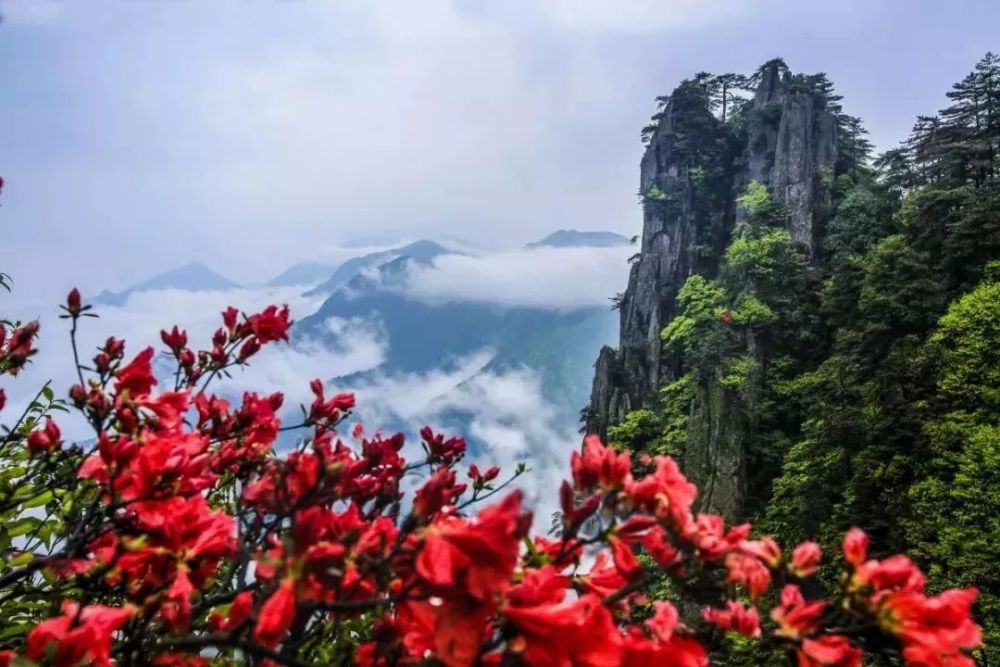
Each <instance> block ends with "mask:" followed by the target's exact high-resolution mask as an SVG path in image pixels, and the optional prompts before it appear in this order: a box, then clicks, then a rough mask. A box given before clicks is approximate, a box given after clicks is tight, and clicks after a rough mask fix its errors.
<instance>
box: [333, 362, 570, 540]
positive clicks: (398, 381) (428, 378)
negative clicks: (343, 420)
mask: <svg viewBox="0 0 1000 667" xmlns="http://www.w3.org/2000/svg"><path fill="white" fill-rule="evenodd" d="M490 356H491V355H490V353H489V352H488V351H485V350H484V351H481V352H479V353H476V354H473V355H470V356H468V357H465V358H462V359H458V360H456V362H455V364H454V365H453V367H452V368H450V369H447V370H446V369H437V370H434V371H431V372H427V373H395V374H376V375H375V376H373V377H372V378H369V379H367V380H365V381H363V382H359V383H356V384H354V385H352V386H339V387H338V390H351V391H354V392H355V394H356V396H357V399H358V409H357V411H356V413H355V414H356V417H357V418H358V420H359V421H361V422H362V423H363V424H364V425H365V427H366V428H367V429H368V430H369V431H372V430H374V429H376V428H378V427H379V426H381V425H387V424H393V425H399V426H400V427H401V428H403V429H404V432H405V433H406V434H407V436H408V439H407V443H408V444H407V447H406V449H405V453H406V455H407V456H408V458H410V459H411V460H414V459H418V458H419V457H420V456H421V452H420V447H419V439H418V437H417V436H416V433H417V431H418V430H419V428H420V427H421V426H423V425H424V424H431V425H433V426H439V427H440V426H441V424H442V420H443V419H445V418H446V417H451V418H453V417H454V415H455V414H456V412H458V413H461V414H463V415H465V416H466V417H467V421H466V424H467V429H468V430H467V431H465V432H463V433H448V434H449V435H462V436H466V437H469V438H472V439H474V440H475V442H476V443H478V444H479V445H480V446H481V447H482V449H481V451H479V452H478V454H477V455H476V456H474V457H471V458H469V459H468V460H467V461H466V464H468V463H477V464H478V465H479V466H480V468H483V469H484V468H486V467H489V466H491V465H498V466H500V467H501V469H502V471H503V474H504V475H505V476H506V475H510V474H511V473H512V472H513V471H514V469H515V467H516V466H517V464H518V463H520V462H524V463H526V464H527V466H528V468H529V471H528V472H527V473H526V474H525V475H524V476H523V477H522V478H521V479H520V480H519V481H518V482H517V486H518V487H519V488H521V489H522V490H523V491H524V492H525V495H526V498H527V500H528V502H529V503H530V504H531V505H532V507H533V508H534V510H535V525H536V527H539V528H544V527H547V526H548V522H549V517H550V516H551V514H552V513H553V512H554V511H555V510H556V509H557V507H558V498H557V495H556V490H557V489H558V487H559V484H560V482H561V481H562V480H563V479H564V478H565V476H566V475H567V472H568V464H569V456H570V452H572V451H573V450H574V448H575V447H577V446H578V445H579V441H580V436H579V434H578V433H577V432H576V428H577V425H576V424H575V423H570V422H568V421H566V420H565V418H562V417H560V416H559V415H558V414H557V412H556V411H555V410H554V409H553V408H552V406H551V405H549V404H548V402H547V401H546V399H545V396H544V394H543V392H542V385H541V378H540V377H539V375H538V373H536V372H535V371H533V370H530V369H527V368H522V369H517V370H513V371H509V372H504V373H495V372H490V371H485V370H483V369H484V367H485V365H486V363H487V362H488V361H489V359H490ZM444 430H445V431H447V428H445V429H444ZM503 478H504V479H505V478H506V477H503Z"/></svg>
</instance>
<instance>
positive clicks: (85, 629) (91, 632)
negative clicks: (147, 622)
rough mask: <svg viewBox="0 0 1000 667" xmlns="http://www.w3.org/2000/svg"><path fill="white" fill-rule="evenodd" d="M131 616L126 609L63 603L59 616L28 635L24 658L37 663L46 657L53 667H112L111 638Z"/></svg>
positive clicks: (43, 623) (129, 611) (40, 624)
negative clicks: (87, 665)
mask: <svg viewBox="0 0 1000 667" xmlns="http://www.w3.org/2000/svg"><path fill="white" fill-rule="evenodd" d="M131 615H132V611H131V610H129V609H120V608H114V607H104V606H101V605H94V606H90V607H84V608H83V609H80V607H79V606H78V605H77V604H75V603H72V602H65V603H63V615H62V616H57V617H55V618H50V619H48V620H47V621H42V622H41V623H39V624H38V626H37V627H36V628H35V629H34V630H32V631H31V632H30V633H29V634H28V640H27V645H26V648H25V656H26V657H27V658H28V659H29V660H33V661H35V662H40V661H42V660H43V659H44V658H46V657H50V658H51V661H52V664H53V665H54V667H75V666H76V665H79V664H80V663H82V662H89V663H91V664H93V665H96V666H97V667H112V666H113V665H114V662H113V661H112V660H111V640H112V635H113V634H114V632H115V631H116V630H118V628H120V627H121V626H122V625H124V624H125V622H126V621H127V620H128V619H129V617H130V616H131Z"/></svg>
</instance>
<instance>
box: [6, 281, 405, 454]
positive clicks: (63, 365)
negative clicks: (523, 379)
mask: <svg viewBox="0 0 1000 667" xmlns="http://www.w3.org/2000/svg"><path fill="white" fill-rule="evenodd" d="M299 291H300V290H299V288H295V287H292V288H280V289H275V288H268V289H256V290H252V289H238V290H227V291H214V292H213V291H206V292H187V291H183V290H158V291H150V292H140V293H135V294H132V295H131V296H130V297H129V299H128V301H127V303H125V304H124V305H123V306H122V307H113V306H102V305H97V306H95V308H94V312H96V313H98V314H99V315H100V317H99V318H98V319H90V318H85V319H83V320H81V322H80V327H79V329H80V330H79V335H78V341H79V350H80V354H81V361H82V363H84V364H85V365H86V364H89V363H90V359H91V358H92V357H93V354H94V351H95V348H96V347H97V346H99V345H101V344H103V342H104V341H105V340H106V339H107V337H108V336H112V335H113V336H115V337H117V338H122V339H124V340H125V341H126V358H129V359H130V358H131V357H132V356H133V355H135V354H136V353H137V352H138V351H139V350H141V349H143V348H145V347H146V346H148V345H152V346H153V347H154V348H155V349H157V350H158V351H159V350H161V349H162V348H163V345H162V343H161V341H160V330H161V329H163V328H169V327H170V326H172V325H174V324H177V325H178V326H180V327H181V328H183V329H186V330H187V332H188V344H189V346H190V347H192V348H193V349H208V348H210V347H211V342H210V341H211V336H212V333H213V332H214V331H215V329H217V328H218V327H219V326H220V325H221V317H220V313H221V311H222V310H223V309H225V308H226V307H227V306H229V305H234V306H236V307H238V308H240V309H242V310H244V311H245V312H248V313H250V312H254V311H255V310H259V309H261V308H263V307H264V306H266V305H268V304H271V303H278V304H280V303H288V304H289V305H290V307H291V310H292V316H293V317H302V316H305V315H307V314H310V313H312V312H314V311H315V309H316V306H317V305H318V303H317V301H316V300H315V299H306V298H304V297H302V296H300V295H299ZM8 312H9V311H8ZM39 314H41V318H40V319H41V324H42V327H41V332H40V337H39V341H38V347H39V350H40V352H39V353H38V354H37V355H36V356H35V357H34V358H33V361H32V363H31V364H30V365H29V366H28V367H27V369H26V370H25V371H24V372H23V373H22V374H21V375H20V376H18V377H17V378H16V379H14V380H13V381H11V380H9V379H5V380H4V388H5V390H6V391H7V394H8V397H9V399H10V402H9V405H8V406H7V408H5V409H4V412H3V416H4V422H5V423H7V422H10V421H12V420H13V417H12V415H16V414H19V412H20V410H22V409H23V408H24V406H25V405H27V402H28V401H29V400H30V399H31V398H32V396H34V393H35V392H36V391H37V390H38V388H39V387H40V386H41V385H42V384H43V383H44V382H45V381H46V380H52V387H53V389H54V390H55V392H56V395H57V396H60V397H65V396H66V392H67V391H68V389H69V387H70V385H72V384H74V383H75V382H76V381H77V380H76V374H75V369H74V366H73V360H72V354H71V347H70V343H69V335H68V332H69V326H68V323H67V322H66V321H65V320H60V319H58V318H57V311H56V308H55V307H46V308H44V309H38V308H37V307H36V308H30V307H23V308H19V309H15V311H14V312H13V313H12V315H13V316H14V317H15V318H18V319H22V320H27V319H33V318H36V317H39ZM326 324H327V326H328V327H329V328H330V329H331V331H332V332H333V333H335V334H336V335H337V340H338V345H337V346H336V348H329V347H323V346H321V345H319V344H318V343H316V342H314V341H310V340H305V341H300V342H297V343H296V345H295V346H291V345H287V344H282V343H277V344H272V345H269V346H267V347H265V349H264V350H262V351H261V352H259V353H258V354H257V356H255V357H254V358H253V359H252V360H251V362H250V364H249V366H248V367H246V368H245V369H244V370H236V371H235V372H234V373H233V377H232V378H231V379H221V380H219V381H218V382H217V383H216V384H215V385H214V390H215V391H216V392H219V393H224V394H229V395H236V396H238V395H239V394H241V393H242V392H243V391H260V392H268V393H269V392H272V391H282V392H284V393H285V396H286V406H288V407H289V408H291V409H295V406H296V405H298V404H299V403H305V402H308V401H309V400H310V396H311V395H310V392H309V386H308V383H309V381H310V380H312V379H313V378H316V377H320V378H328V377H333V376H335V375H343V374H346V373H351V372H355V371H361V370H366V369H369V368H373V367H375V366H377V365H379V364H380V363H382V360H383V358H384V355H385V352H386V350H385V344H384V341H383V340H382V338H381V337H380V335H379V332H378V331H377V330H376V329H374V328H372V327H371V326H369V325H368V324H367V323H365V322H361V321H345V320H340V319H336V318H333V319H331V320H328V321H327V323H326ZM66 421H67V423H69V424H71V427H72V428H73V429H74V430H71V431H69V433H70V435H71V436H72V437H88V436H89V433H88V432H87V430H86V428H84V427H83V424H81V423H77V421H76V420H73V419H67V420H66Z"/></svg>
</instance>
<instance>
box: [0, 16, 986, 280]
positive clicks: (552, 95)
mask: <svg viewBox="0 0 1000 667" xmlns="http://www.w3.org/2000/svg"><path fill="white" fill-rule="evenodd" d="M418 4H419V7H418V6H417V5H418ZM0 12H2V13H3V15H4V19H5V20H4V22H3V23H2V24H0V71H2V72H3V74H4V76H5V85H4V86H3V88H2V89H0V123H2V127H4V130H5V132H4V133H3V136H2V137H0V155H2V156H3V158H4V159H3V161H2V162H0V174H2V175H3V177H4V179H5V180H6V187H5V191H4V194H3V200H2V208H0V216H2V219H3V221H4V223H5V228H6V229H7V230H8V235H7V239H6V241H5V244H4V246H5V247H4V253H3V254H4V259H3V269H4V270H5V271H7V272H9V273H11V274H13V276H14V278H15V279H16V280H17V284H18V290H19V294H20V295H21V296H22V297H23V298H31V297H37V296H43V295H44V296H46V297H47V298H50V295H52V294H57V293H59V292H60V291H62V290H64V289H65V288H67V287H69V286H70V285H74V284H77V285H80V286H81V287H82V288H83V289H84V290H85V291H87V292H89V293H96V291H99V290H100V289H104V288H112V289H115V288H121V287H123V286H125V285H128V284H131V283H134V282H136V281H138V280H142V279H144V278H147V277H149V276H150V275H153V274H155V273H158V272H160V271H163V270H166V269H169V268H172V267H174V266H177V265H180V264H184V263H186V262H189V261H201V262H204V263H206V264H207V265H209V266H211V267H212V268H213V269H215V270H217V271H219V272H220V273H222V274H223V275H226V276H227V277H230V278H231V279H232V280H235V281H237V282H240V283H247V282H253V281H254V280H255V279H257V278H265V277H269V276H271V275H274V274H276V273H279V272H280V271H282V270H284V269H285V268H287V266H289V265H291V264H293V263H295V262H297V261H304V260H305V261H308V260H313V259H320V258H324V257H328V256H329V257H330V258H331V259H335V258H338V257H340V258H343V257H346V256H347V255H349V253H347V252H342V250H341V247H342V246H343V245H345V243H346V242H348V241H351V240H354V241H357V240H358V239H361V240H365V239H368V240H372V239H378V240H383V241H385V240H389V241H391V240H394V239H402V238H408V239H415V238H438V237H445V236H447V237H457V238H460V239H464V240H466V241H468V242H470V243H474V244H480V245H484V246H487V247H491V248H496V249H500V250H503V249H510V248H513V247H516V246H519V245H521V244H523V243H525V242H528V241H532V240H535V239H537V238H540V237H542V236H544V235H545V234H547V233H549V232H551V231H554V230H556V229H559V228H575V229H582V230H609V231H614V232H618V233H622V234H625V235H632V234H634V233H636V232H638V230H639V228H640V213H639V210H638V206H637V200H636V189H637V174H638V161H639V157H640V155H641V152H642V145H641V143H640V141H639V129H640V128H641V127H642V126H643V125H644V124H645V123H646V122H647V120H648V118H649V115H650V114H651V113H652V112H653V111H654V109H655V103H654V98H655V97H656V96H657V95H661V94H664V93H667V92H669V91H670V90H671V89H672V88H673V86H674V85H676V84H677V83H678V82H679V81H680V80H681V79H682V78H684V77H686V76H690V75H691V74H693V73H695V72H697V71H700V70H708V71H715V72H720V71H750V70H752V69H753V68H755V67H756V66H757V65H758V64H760V63H761V62H763V61H764V60H767V59H768V58H771V57H774V56H778V55H780V56H783V57H784V58H785V59H786V60H787V62H788V63H789V65H790V66H791V67H792V69H793V70H796V71H806V72H811V71H817V70H826V71H827V72H828V73H829V75H830V77H831V78H832V80H833V81H834V82H835V83H836V85H837V89H838V91H839V92H840V93H841V94H842V95H843V96H844V98H845V99H844V105H845V109H846V110H847V111H848V112H850V113H852V114H855V115H858V116H860V117H861V118H862V119H863V120H864V121H865V124H866V126H867V127H868V128H869V129H870V130H871V136H872V139H873V141H874V142H875V143H876V144H877V145H879V146H880V147H887V146H891V145H892V144H893V143H895V142H896V141H898V140H899V139H902V138H904V136H905V134H906V132H907V130H908V128H909V127H910V125H911V124H912V122H913V119H914V116H915V115H916V114H918V113H928V112H933V111H934V110H936V109H937V108H939V107H940V106H942V105H943V104H944V102H945V97H944V94H943V93H944V91H946V90H947V89H948V87H949V86H950V84H951V83H953V82H954V81H956V80H958V79H960V78H961V77H962V76H963V75H964V74H965V73H966V72H967V71H968V70H969V69H970V68H971V66H972V64H973V63H974V62H975V61H976V60H977V59H978V58H979V57H980V56H981V55H982V54H983V53H984V52H985V51H986V50H987V49H988V48H989V47H990V46H991V44H990V40H991V39H992V38H994V37H995V34H994V32H995V31H994V30H993V29H992V28H993V27H994V26H995V25H996V24H997V22H998V21H1000V7H997V6H996V5H995V4H994V3H989V2H979V1H977V2H967V3H963V11H962V12H960V13H959V12H951V11H949V10H948V8H947V7H943V6H941V5H940V3H931V2H902V1H901V0H896V1H883V2H869V3H862V2H858V1H847V2H838V3H837V5H836V7H831V6H828V5H827V3H820V2H816V3H799V2H795V3H792V2H788V1H784V0H768V1H766V2H762V3H749V2H745V1H740V0H734V1H730V2H693V1H690V0H676V1H664V2H653V1H651V0H633V1H631V2H623V3H613V5H612V4H608V3H603V2H598V1H597V0H587V1H585V2H568V1H567V0H545V1H543V2H537V3H535V2H513V3H503V4H500V3H485V2H474V1H471V0H461V1H454V2H451V1H447V0H434V1H430V2H422V3H377V4H376V3H365V2H357V1H354V0H351V1H348V2H340V3H321V2H317V1H314V0H296V1H292V2H277V1H275V2H271V1H267V2H263V1H262V2H242V1H236V0H233V1H228V0H227V1H226V2H219V3H211V4H208V3H195V2H189V1H183V0H182V1H179V2H166V1H162V0H132V1H127V0H107V1H100V2H96V1H95V2H86V3H81V2H73V3H70V2H64V1H62V0H0ZM929 31H933V33H934V35H933V41H928V38H929ZM928 43H931V44H934V45H935V48H928V47H927V44H928ZM834 52H836V53H837V55H836V57H835V56H834Z"/></svg>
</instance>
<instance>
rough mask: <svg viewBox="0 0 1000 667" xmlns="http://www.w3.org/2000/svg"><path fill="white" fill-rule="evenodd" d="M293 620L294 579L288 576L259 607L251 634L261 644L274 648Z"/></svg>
mask: <svg viewBox="0 0 1000 667" xmlns="http://www.w3.org/2000/svg"><path fill="white" fill-rule="evenodd" d="M294 620H295V580H294V579H291V578H288V579H285V580H284V581H283V582H281V585H280V586H279V587H278V590H276V591H275V592H274V593H272V594H271V597H269V598H268V599H267V600H266V601H265V602H264V604H263V605H261V607H260V614H259V616H258V617H257V625H256V627H254V630H253V636H254V639H256V640H257V641H258V642H260V644H261V645H262V646H266V647H268V648H274V647H275V646H277V645H278V644H280V643H281V641H282V640H283V639H284V638H285V634H287V633H288V629H289V628H290V627H292V622H293V621H294Z"/></svg>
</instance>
